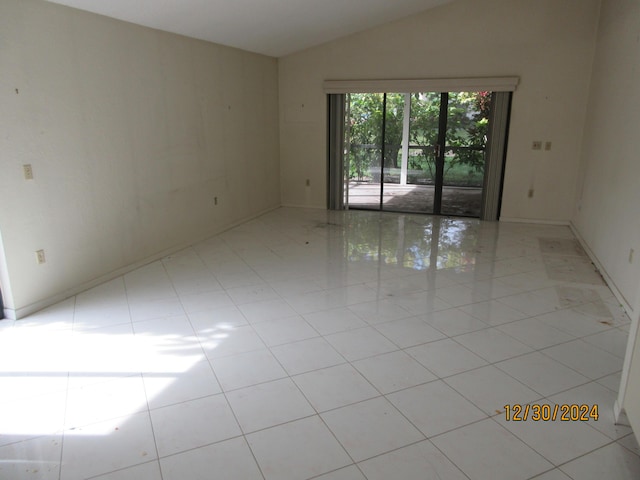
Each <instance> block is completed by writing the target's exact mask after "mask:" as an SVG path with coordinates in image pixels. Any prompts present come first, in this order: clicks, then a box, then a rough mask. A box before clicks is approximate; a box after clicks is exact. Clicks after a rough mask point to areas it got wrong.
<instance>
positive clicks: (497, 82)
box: [323, 77, 520, 94]
mask: <svg viewBox="0 0 640 480" xmlns="http://www.w3.org/2000/svg"><path fill="white" fill-rule="evenodd" d="M519 80H520V79H519V77H473V78H418V79H388V80H325V81H324V83H323V89H324V92H325V93H328V94H334V93H382V92H405V93H406V92H514V91H515V90H516V86H517V85H518V82H519Z"/></svg>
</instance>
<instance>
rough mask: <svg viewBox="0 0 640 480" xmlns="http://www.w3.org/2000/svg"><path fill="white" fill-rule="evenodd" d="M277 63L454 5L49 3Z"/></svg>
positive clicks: (206, 0)
mask: <svg viewBox="0 0 640 480" xmlns="http://www.w3.org/2000/svg"><path fill="white" fill-rule="evenodd" d="M48 1H51V2H54V3H59V4H62V5H67V6H70V7H74V8H78V9H81V10H87V11H89V12H94V13H98V14H101V15H106V16H108V17H113V18H117V19H119V20H125V21H127V22H131V23H136V24H138V25H144V26H146V27H151V28H157V29H159V30H165V31H167V32H173V33H178V34H181V35H186V36H188V37H193V38H199V39H201V40H207V41H210V42H215V43H220V44H223V45H229V46H232V47H236V48H241V49H243V50H248V51H251V52H257V53H262V54H265V55H271V56H274V57H280V56H283V55H287V54H290V53H293V52H297V51H300V50H304V49H305V48H309V47H312V46H314V45H319V44H321V43H324V42H328V41H330V40H334V39H336V38H339V37H342V36H345V35H349V34H352V33H356V32H359V31H362V30H365V29H367V28H371V27H374V26H377V25H381V24H383V23H387V22H390V21H393V20H398V19H400V18H403V17H407V16H410V15H413V14H416V13H418V12H422V11H424V10H427V9H429V8H433V7H436V6H438V5H442V4H444V3H448V2H450V1H453V0H48Z"/></svg>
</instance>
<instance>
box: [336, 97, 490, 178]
mask: <svg viewBox="0 0 640 480" xmlns="http://www.w3.org/2000/svg"><path fill="white" fill-rule="evenodd" d="M440 97H441V94H440V93H438V92H424V93H412V94H411V105H410V107H411V115H410V118H411V121H410V131H409V142H410V145H411V149H410V156H409V165H408V167H409V170H410V171H413V172H424V175H426V176H427V177H428V179H427V182H433V181H434V178H435V150H434V145H435V144H436V143H437V140H438V128H439V114H440ZM347 101H348V109H347V112H348V118H347V125H348V127H349V128H348V135H349V148H348V150H347V154H348V160H349V165H350V171H349V178H351V179H357V180H368V179H371V178H373V177H375V176H377V175H379V171H380V158H381V154H382V152H381V149H382V122H383V120H384V121H385V142H384V146H385V154H384V168H385V171H387V172H389V171H390V169H397V168H399V166H400V162H401V156H400V151H401V144H402V129H403V120H404V108H405V95H404V94H401V93H388V94H387V95H386V116H385V115H384V110H383V102H384V94H382V93H361V94H350V95H348V97H347ZM490 106H491V93H490V92H455V93H449V95H448V105H447V111H448V118H447V132H446V148H447V151H446V152H445V157H446V161H445V179H446V178H447V174H448V173H449V172H451V171H453V170H456V171H460V170H464V169H465V168H466V169H467V171H468V176H469V177H471V176H472V175H474V173H475V177H476V178H477V177H478V173H479V174H481V173H482V171H483V168H484V148H485V147H486V141H487V133H488V126H489V110H490ZM383 116H384V117H385V118H384V119H383ZM424 175H423V176H424ZM410 182H411V179H410Z"/></svg>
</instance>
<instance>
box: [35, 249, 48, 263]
mask: <svg viewBox="0 0 640 480" xmlns="http://www.w3.org/2000/svg"><path fill="white" fill-rule="evenodd" d="M46 261H47V260H46V258H45V257H44V250H38V251H37V252H36V262H38V264H42V263H44V262H46Z"/></svg>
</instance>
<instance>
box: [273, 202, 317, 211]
mask: <svg viewBox="0 0 640 480" xmlns="http://www.w3.org/2000/svg"><path fill="white" fill-rule="evenodd" d="M280 206H281V207H287V208H308V209H311V210H326V209H327V207H318V206H315V205H294V204H293V203H283V204H282V205H280Z"/></svg>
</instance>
